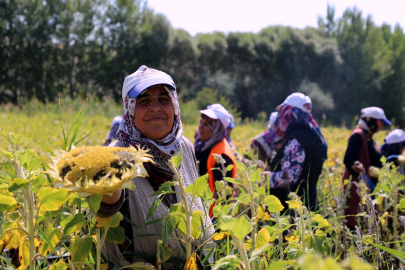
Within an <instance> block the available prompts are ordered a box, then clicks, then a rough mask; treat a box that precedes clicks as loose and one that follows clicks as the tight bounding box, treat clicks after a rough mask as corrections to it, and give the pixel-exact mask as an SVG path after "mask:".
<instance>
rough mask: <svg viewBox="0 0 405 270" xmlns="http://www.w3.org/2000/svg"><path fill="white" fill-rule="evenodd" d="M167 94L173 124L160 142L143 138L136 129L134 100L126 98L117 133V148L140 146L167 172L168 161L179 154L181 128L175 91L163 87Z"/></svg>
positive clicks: (169, 170) (168, 169)
mask: <svg viewBox="0 0 405 270" xmlns="http://www.w3.org/2000/svg"><path fill="white" fill-rule="evenodd" d="M164 88H165V89H166V91H167V92H168V93H169V96H170V99H171V101H172V103H173V107H174V114H175V115H174V122H173V127H172V130H171V131H170V133H169V134H167V136H166V137H164V138H163V139H161V140H152V139H149V138H147V137H145V136H144V135H143V134H142V133H141V132H140V131H139V130H138V129H137V128H136V127H135V122H134V119H135V118H134V117H135V107H136V99H133V98H131V97H129V96H126V97H125V99H124V115H123V120H122V121H121V124H120V127H119V129H118V133H117V143H116V146H117V147H128V146H129V145H132V146H134V147H136V146H140V147H144V148H146V149H149V150H150V152H149V154H151V155H152V156H153V160H154V161H155V162H156V165H157V166H158V167H159V168H161V169H163V170H165V171H168V172H171V169H170V168H169V166H168V165H167V161H168V159H170V158H171V157H172V156H175V155H177V154H178V153H179V152H180V142H181V137H182V134H183V127H182V123H181V119H180V106H179V101H178V98H177V93H176V91H173V90H170V89H169V88H168V87H166V86H165V87H164Z"/></svg>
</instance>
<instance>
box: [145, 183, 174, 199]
mask: <svg viewBox="0 0 405 270" xmlns="http://www.w3.org/2000/svg"><path fill="white" fill-rule="evenodd" d="M174 186H176V183H174V182H169V181H168V182H164V183H163V184H161V185H160V186H159V189H158V190H157V191H156V192H155V193H153V194H152V195H151V196H159V195H162V194H168V193H173V192H174V191H173V189H172V187H174Z"/></svg>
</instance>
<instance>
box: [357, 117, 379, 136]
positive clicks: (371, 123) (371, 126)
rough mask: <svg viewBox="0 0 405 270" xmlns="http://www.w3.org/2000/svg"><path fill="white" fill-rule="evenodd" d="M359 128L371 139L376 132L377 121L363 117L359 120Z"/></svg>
mask: <svg viewBox="0 0 405 270" xmlns="http://www.w3.org/2000/svg"><path fill="white" fill-rule="evenodd" d="M358 125H359V127H360V128H361V129H363V130H364V131H366V133H367V134H368V135H369V137H372V136H373V134H374V133H376V132H377V130H378V123H377V119H375V118H372V117H363V118H360V119H359V123H358Z"/></svg>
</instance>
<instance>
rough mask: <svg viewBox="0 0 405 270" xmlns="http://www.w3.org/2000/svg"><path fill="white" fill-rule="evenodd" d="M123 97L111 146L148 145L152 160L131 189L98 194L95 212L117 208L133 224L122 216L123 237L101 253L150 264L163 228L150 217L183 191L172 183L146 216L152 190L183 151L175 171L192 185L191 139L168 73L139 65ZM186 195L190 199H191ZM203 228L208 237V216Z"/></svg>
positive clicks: (197, 203)
mask: <svg viewBox="0 0 405 270" xmlns="http://www.w3.org/2000/svg"><path fill="white" fill-rule="evenodd" d="M122 100H123V102H124V108H125V109H124V115H123V120H122V121H121V123H120V127H119V129H118V133H117V140H116V141H114V142H113V143H112V144H110V146H116V147H130V146H133V147H141V148H143V149H145V150H149V152H148V154H150V155H151V156H152V158H153V161H154V163H144V167H145V169H146V171H147V173H148V176H147V177H135V178H133V179H132V181H133V183H134V185H135V186H136V188H135V189H134V190H133V191H132V190H126V191H124V190H120V191H117V192H115V193H114V194H113V196H109V195H105V196H104V197H103V200H102V204H101V206H100V210H99V211H98V212H97V215H98V216H100V217H110V216H112V215H114V214H115V213H117V212H118V211H119V212H121V213H122V215H123V216H125V217H126V218H127V220H131V222H133V223H135V224H137V226H138V228H135V227H133V226H132V225H131V223H130V222H125V220H124V221H122V222H121V223H122V224H121V226H122V227H124V233H125V235H126V239H127V240H126V241H125V242H124V243H123V244H120V245H118V244H113V243H107V244H106V245H105V246H104V248H105V249H104V255H105V257H106V258H109V260H110V262H112V263H116V262H118V263H119V264H120V265H121V266H128V265H130V264H131V263H132V262H139V261H142V262H144V261H147V262H149V263H152V264H155V263H156V261H157V258H156V254H158V251H157V244H158V241H157V240H158V238H157V237H156V236H157V235H160V234H161V233H162V223H161V222H151V221H153V220H159V219H161V218H162V216H163V215H167V214H168V213H169V211H168V208H170V206H171V205H173V204H177V203H179V202H181V200H182V196H181V195H180V189H179V187H178V186H176V187H174V191H175V192H176V193H172V194H166V195H164V196H163V197H161V198H162V203H160V204H159V205H158V206H157V207H156V209H155V211H153V214H152V215H151V216H150V217H148V216H149V214H148V212H149V209H150V207H151V206H152V204H153V202H154V200H155V199H156V196H152V194H153V193H155V192H156V191H157V190H158V189H159V187H160V186H161V185H162V184H163V183H165V182H168V181H172V180H173V178H174V174H173V172H172V170H171V169H170V168H169V166H168V161H169V159H170V158H171V157H173V156H176V155H177V154H178V153H179V152H180V151H182V156H183V161H182V163H181V166H180V168H179V173H180V176H181V178H183V179H184V180H183V183H184V185H185V186H186V187H187V186H188V185H191V184H193V182H194V180H195V179H196V178H197V177H198V174H197V165H196V159H195V155H194V149H193V146H192V144H191V143H190V141H189V140H188V139H186V138H185V137H184V136H183V135H182V130H183V129H182V123H181V119H180V107H179V102H178V100H177V94H176V85H175V84H174V82H173V80H172V78H171V77H170V76H169V75H167V74H166V73H164V72H162V71H159V70H155V69H151V68H148V67H146V66H141V67H140V68H139V69H138V70H137V71H136V72H135V73H133V74H131V75H129V76H127V77H126V78H125V81H124V86H123V89H122ZM187 199H188V200H189V202H188V203H189V204H191V198H190V197H188V198H187ZM193 202H194V203H193V204H192V207H191V210H192V211H194V210H199V211H201V212H204V209H203V205H202V203H201V200H200V199H199V198H194V200H193ZM148 224H149V225H148ZM204 227H205V228H206V229H205V237H204V239H202V240H207V239H208V238H210V236H211V235H212V234H213V228H212V223H211V221H210V219H209V218H208V217H205V221H204ZM139 235H142V236H139ZM171 237H172V238H173V239H170V240H168V244H169V248H171V249H172V250H173V253H172V258H173V257H174V259H176V258H177V259H180V260H182V261H183V262H184V260H185V253H184V251H183V249H182V248H181V245H180V244H179V241H178V240H175V239H174V238H176V235H175V234H173V235H171ZM196 244H198V243H196ZM134 254H136V255H134ZM203 254H204V252H203ZM209 261H210V260H209ZM175 265H176V264H175ZM175 265H173V264H172V263H164V264H163V265H162V267H163V269H165V268H168V267H173V266H175Z"/></svg>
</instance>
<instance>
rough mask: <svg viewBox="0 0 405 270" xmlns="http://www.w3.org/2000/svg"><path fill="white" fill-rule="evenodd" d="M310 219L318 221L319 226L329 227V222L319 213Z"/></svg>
mask: <svg viewBox="0 0 405 270" xmlns="http://www.w3.org/2000/svg"><path fill="white" fill-rule="evenodd" d="M312 220H313V221H316V222H318V224H319V227H321V228H325V227H329V222H328V221H327V220H326V219H324V218H323V217H322V216H321V215H319V214H316V215H315V216H314V218H313V219H312Z"/></svg>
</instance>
